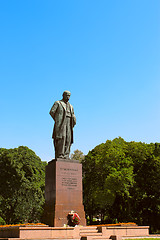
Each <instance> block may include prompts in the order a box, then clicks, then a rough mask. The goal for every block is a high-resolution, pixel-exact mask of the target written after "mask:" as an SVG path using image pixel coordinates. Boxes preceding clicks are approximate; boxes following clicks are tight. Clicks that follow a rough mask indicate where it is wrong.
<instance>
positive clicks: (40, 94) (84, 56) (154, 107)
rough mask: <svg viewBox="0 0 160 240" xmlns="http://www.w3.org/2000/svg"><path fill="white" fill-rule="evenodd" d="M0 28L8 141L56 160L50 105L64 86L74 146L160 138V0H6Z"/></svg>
mask: <svg viewBox="0 0 160 240" xmlns="http://www.w3.org/2000/svg"><path fill="white" fill-rule="evenodd" d="M0 33H1V37H0V83H1V84H0V86H1V88H0V89H1V93H0V111H1V113H0V147H3V148H15V147H18V146H21V145H23V146H28V147H29V148H31V149H32V150H33V151H35V152H36V154H37V155H38V156H39V157H40V158H41V159H42V160H46V161H49V160H51V159H52V158H54V151H53V144H52V138H51V135H52V129H53V120H52V118H51V117H50V115H49V110H50V108H51V107H52V105H53V103H54V101H56V100H60V99H61V95H62V92H63V91H64V90H70V91H71V93H72V95H71V99H70V103H71V104H72V105H73V106H74V109H75V114H76V117H77V125H76V126H75V129H74V141H75V142H74V144H73V145H72V150H71V152H73V151H74V150H75V149H79V150H81V151H83V152H84V154H87V153H88V151H89V150H91V149H93V148H94V147H95V146H96V145H98V144H100V143H102V142H105V141H106V140H107V139H111V140H112V139H114V138H115V137H118V136H121V137H122V138H124V139H125V140H126V141H141V142H146V143H150V142H160V1H159V0H121V1H120V0H112V1H111V0H96V1H95V0H79V1H78V0H63V1H61V0H56V1H54V0H45V1H42V0H26V1H25V0H24V1H22V0H19V1H18V0H14V1H12V0H7V1H5V0H2V1H0Z"/></svg>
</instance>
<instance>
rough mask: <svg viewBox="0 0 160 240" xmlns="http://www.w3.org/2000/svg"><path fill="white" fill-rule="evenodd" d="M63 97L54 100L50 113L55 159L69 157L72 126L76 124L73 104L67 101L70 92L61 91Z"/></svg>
mask: <svg viewBox="0 0 160 240" xmlns="http://www.w3.org/2000/svg"><path fill="white" fill-rule="evenodd" d="M62 96H63V99H62V100H60V101H56V102H55V103H54V104H53V106H52V108H51V110H50V115H51V117H52V118H53V119H54V121H55V124H54V129H53V134H52V138H53V143H54V148H55V159H57V158H62V159H69V154H70V147H71V144H72V143H73V127H74V126H75V124H76V117H75V115H74V109H73V106H72V105H71V104H70V103H69V99H70V96H71V93H70V92H69V91H64V92H63V95H62Z"/></svg>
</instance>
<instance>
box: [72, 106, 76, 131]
mask: <svg viewBox="0 0 160 240" xmlns="http://www.w3.org/2000/svg"><path fill="white" fill-rule="evenodd" d="M75 125H76V116H75V115H74V109H73V107H72V126H73V127H74V126H75Z"/></svg>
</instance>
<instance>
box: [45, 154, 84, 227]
mask: <svg viewBox="0 0 160 240" xmlns="http://www.w3.org/2000/svg"><path fill="white" fill-rule="evenodd" d="M82 196H83V195H82V164H81V163H79V162H77V161H71V160H67V159H60V158H58V159H55V160H52V161H50V162H49V163H48V165H47V166H46V180H45V223H46V224H48V225H49V226H54V227H63V226H64V224H67V215H68V213H70V212H71V210H74V211H75V212H77V213H78V215H79V216H80V218H81V221H80V225H83V226H85V225H86V219H85V212H84V206H83V197H82Z"/></svg>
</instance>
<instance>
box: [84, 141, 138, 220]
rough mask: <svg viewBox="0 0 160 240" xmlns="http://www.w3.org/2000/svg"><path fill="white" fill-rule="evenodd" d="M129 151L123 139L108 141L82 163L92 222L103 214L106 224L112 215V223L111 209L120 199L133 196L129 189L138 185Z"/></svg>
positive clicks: (86, 197) (87, 202) (88, 211)
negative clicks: (127, 153) (93, 218)
mask: <svg viewBox="0 0 160 240" xmlns="http://www.w3.org/2000/svg"><path fill="white" fill-rule="evenodd" d="M126 151H127V149H126V143H125V141H124V140H123V139H122V138H119V139H114V140H113V141H109V140H108V141H107V142H106V143H105V144H100V145H98V146H97V147H95V148H94V149H93V150H92V151H90V152H89V153H88V155H87V156H86V157H85V159H84V161H83V162H82V163H83V174H84V176H83V183H84V204H85V209H86V212H87V214H88V215H89V217H90V221H92V217H93V215H97V214H100V215H101V219H102V221H104V219H105V217H106V216H107V215H108V221H109V220H110V216H109V210H110V208H111V206H112V205H113V204H114V202H115V199H116V197H117V196H118V195H122V196H123V198H129V197H130V193H129V188H130V186H132V185H133V182H134V179H133V164H132V159H131V158H130V157H129V156H126ZM123 214H124V212H123ZM127 214H128V212H126V215H127Z"/></svg>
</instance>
